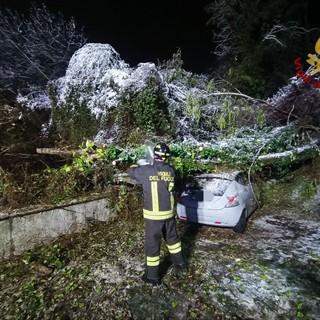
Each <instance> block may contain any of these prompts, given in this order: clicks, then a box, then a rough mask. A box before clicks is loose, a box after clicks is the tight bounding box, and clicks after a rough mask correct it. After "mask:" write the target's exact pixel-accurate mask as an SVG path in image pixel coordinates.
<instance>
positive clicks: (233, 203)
mask: <svg viewBox="0 0 320 320" xmlns="http://www.w3.org/2000/svg"><path fill="white" fill-rule="evenodd" d="M239 204H240V203H239V201H238V200H237V196H232V197H228V203H227V204H226V207H236V206H238V205H239Z"/></svg>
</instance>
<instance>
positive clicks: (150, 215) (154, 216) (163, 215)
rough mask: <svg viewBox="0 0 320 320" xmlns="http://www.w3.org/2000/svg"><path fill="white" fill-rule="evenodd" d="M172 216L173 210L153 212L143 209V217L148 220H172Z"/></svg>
mask: <svg viewBox="0 0 320 320" xmlns="http://www.w3.org/2000/svg"><path fill="white" fill-rule="evenodd" d="M173 216H174V213H173V210H168V211H157V212H154V211H149V210H146V209H143V217H144V218H146V219H150V220H166V219H169V218H172V217H173Z"/></svg>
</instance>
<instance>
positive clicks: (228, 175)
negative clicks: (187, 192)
mask: <svg viewBox="0 0 320 320" xmlns="http://www.w3.org/2000/svg"><path fill="white" fill-rule="evenodd" d="M240 172H241V171H239V170H234V171H225V172H215V173H203V174H198V175H196V176H195V177H196V178H200V179H201V178H218V179H226V180H234V179H235V177H236V176H237V175H238V174H239V173H240Z"/></svg>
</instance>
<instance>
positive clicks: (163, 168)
mask: <svg viewBox="0 0 320 320" xmlns="http://www.w3.org/2000/svg"><path fill="white" fill-rule="evenodd" d="M128 174H129V176H130V178H132V179H135V180H137V181H139V182H140V183H141V184H142V186H143V203H144V204H143V215H144V217H145V218H146V219H150V220H167V219H170V218H172V217H173V216H174V211H173V208H174V198H173V193H172V190H173V187H174V179H175V174H174V169H173V168H172V167H171V166H170V165H169V164H167V163H165V162H163V161H155V162H154V164H153V165H144V166H133V167H131V168H130V169H129V170H128Z"/></svg>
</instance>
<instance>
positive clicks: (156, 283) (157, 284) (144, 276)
mask: <svg viewBox="0 0 320 320" xmlns="http://www.w3.org/2000/svg"><path fill="white" fill-rule="evenodd" d="M142 280H143V281H144V282H145V283H150V284H152V285H153V286H160V285H161V280H160V279H150V278H147V275H146V274H144V275H143V276H142Z"/></svg>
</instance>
